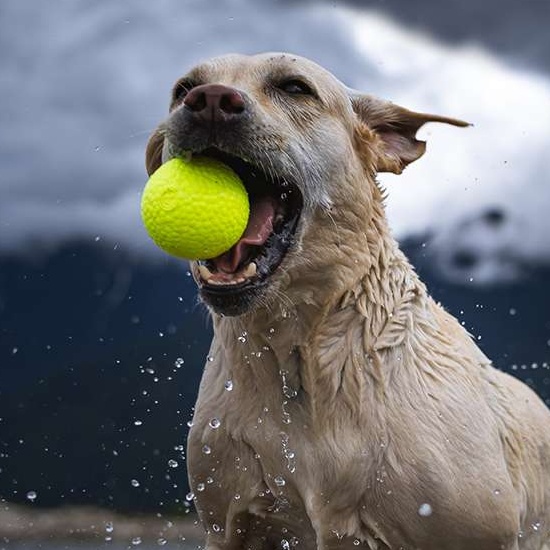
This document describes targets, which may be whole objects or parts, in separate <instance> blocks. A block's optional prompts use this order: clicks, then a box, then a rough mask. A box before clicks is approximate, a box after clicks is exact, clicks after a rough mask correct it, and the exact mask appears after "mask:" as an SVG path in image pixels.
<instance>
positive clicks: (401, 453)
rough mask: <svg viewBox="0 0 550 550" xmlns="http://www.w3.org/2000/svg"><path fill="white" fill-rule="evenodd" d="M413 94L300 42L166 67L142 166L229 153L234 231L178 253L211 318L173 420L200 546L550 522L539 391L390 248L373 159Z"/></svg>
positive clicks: (480, 535) (467, 531)
mask: <svg viewBox="0 0 550 550" xmlns="http://www.w3.org/2000/svg"><path fill="white" fill-rule="evenodd" d="M428 122H438V123H445V124H451V125H454V126H458V127H463V126H467V124H466V123H465V122H463V121H460V120H457V119H454V118H448V117H444V116H436V115H430V114H424V113H418V112H413V111H410V110H408V109H405V108H403V107H400V106H398V105H395V104H393V103H391V102H389V101H384V100H382V99H378V98H376V97H374V96H372V95H368V94H363V93H359V92H357V91H354V90H351V89H349V88H347V87H346V86H344V85H343V84H342V83H341V82H339V81H338V80H337V79H336V78H335V77H334V76H333V75H332V74H330V73H329V72H328V71H326V70H324V69H323V68H321V67H320V66H318V65H317V64H315V63H313V62H312V61H309V60H307V59H304V58H300V57H298V56H295V55H291V54H284V53H267V54H260V55H253V56H244V55H229V56H224V57H220V58H215V59H213V60H210V61H207V62H205V63H202V64H200V65H198V66H197V67H195V68H193V69H192V70H191V71H190V72H189V73H188V74H187V75H185V76H184V77H182V78H181V79H180V80H178V81H177V82H176V84H175V86H174V88H173V92H172V98H171V105H170V112H169V115H168V117H167V118H166V120H165V121H164V122H162V123H161V124H160V125H159V127H158V128H157V129H156V130H155V132H154V133H153V134H152V136H151V138H150V140H149V142H148V145H147V150H146V167H147V170H148V172H149V173H150V174H151V173H153V172H154V171H155V170H156V169H157V168H158V167H159V166H160V165H161V164H162V163H163V162H166V161H167V160H169V159H171V158H173V157H175V156H179V155H185V156H188V157H189V156H192V155H203V156H207V157H211V158H214V159H217V160H221V161H222V162H224V163H226V164H228V165H229V166H230V167H231V168H232V169H233V170H234V171H235V172H236V173H237V174H238V176H239V177H240V178H241V179H242V181H243V182H244V185H245V187H246V189H247V192H248V194H249V198H250V205H251V210H250V218H249V222H248V226H247V228H246V230H245V231H244V233H243V236H242V237H241V239H240V240H239V241H238V242H237V243H236V244H235V245H234V246H233V247H232V248H231V249H230V250H229V251H227V252H226V253H224V254H222V255H220V256H219V257H217V258H205V259H204V260H201V261H197V262H192V263H191V266H192V273H193V276H194V278H195V280H196V282H197V285H198V289H199V294H200V297H201V300H202V302H204V304H206V306H207V307H208V309H209V310H210V312H211V315H212V319H213V326H214V339H213V341H212V345H211V349H210V352H209V356H208V360H207V361H206V366H205V369H204V374H203V378H202V382H201V385H200V389H199V395H198V400H197V404H196V408H195V413H194V419H193V425H192V428H191V430H190V432H189V438H188V468H189V480H190V485H191V488H192V491H193V493H194V500H195V504H196V508H197V511H198V514H199V516H200V520H201V522H202V524H203V526H204V528H205V531H206V548H207V549H209V550H226V549H227V550H233V549H238V548H239V549H240V548H242V549H251V550H260V549H275V548H282V549H283V550H290V549H291V548H296V550H310V549H316V548H318V549H322V550H332V549H353V548H356V547H357V548H365V549H369V550H373V549H391V550H398V549H400V550H413V549H422V550H517V549H542V548H548V546H547V545H548V544H549V541H550V411H549V410H548V409H547V408H546V407H545V405H544V404H543V403H542V401H541V400H540V399H539V398H538V397H537V396H536V395H535V393H534V392H532V391H531V390H530V389H529V388H528V387H527V386H525V385H524V384H522V383H521V382H520V381H518V380H516V379H514V378H513V377H511V376H509V375H507V374H504V373H502V372H500V371H498V370H496V369H495V368H494V367H493V366H492V365H491V362H490V361H489V359H487V357H486V356H485V355H484V354H483V353H482V352H481V351H480V349H479V348H478V347H477V346H476V345H475V343H474V342H473V340H472V339H471V337H470V336H469V335H468V333H467V332H466V331H465V330H464V328H463V327H462V326H461V325H460V324H459V322H458V321H457V320H456V319H455V318H453V317H452V316H451V315H450V314H449V313H447V312H446V311H445V310H444V309H443V308H442V307H441V306H440V305H439V304H436V303H435V302H434V300H433V299H432V298H431V297H430V296H429V294H428V292H427V290H426V287H425V286H424V284H423V283H422V282H421V281H420V280H419V278H418V276H417V274H416V273H415V271H414V269H413V267H412V266H411V265H410V263H409V262H408V260H407V259H406V257H405V256H404V254H403V253H402V252H401V251H400V250H399V248H398V245H397V244H396V241H395V240H394V239H393V237H392V236H391V233H390V229H389V227H388V222H387V220H386V216H385V213H384V191H383V189H381V187H380V185H379V184H378V183H377V181H376V174H377V173H378V172H393V173H397V174H399V173H401V172H402V170H403V169H404V168H405V167H406V166H407V165H408V164H409V163H411V162H413V161H414V160H416V159H418V158H419V157H420V156H422V154H423V153H424V151H425V143H424V142H422V141H420V140H418V139H417V138H416V133H417V131H418V130H419V128H421V127H422V126H423V125H424V124H426V123H428Z"/></svg>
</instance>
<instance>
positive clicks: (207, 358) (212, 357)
mask: <svg viewBox="0 0 550 550" xmlns="http://www.w3.org/2000/svg"><path fill="white" fill-rule="evenodd" d="M206 360H207V361H208V362H209V363H212V361H214V356H213V355H207V356H206Z"/></svg>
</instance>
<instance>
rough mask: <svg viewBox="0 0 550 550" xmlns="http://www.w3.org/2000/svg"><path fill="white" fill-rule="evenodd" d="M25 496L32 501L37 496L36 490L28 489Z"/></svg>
mask: <svg viewBox="0 0 550 550" xmlns="http://www.w3.org/2000/svg"><path fill="white" fill-rule="evenodd" d="M26 496H27V499H28V500H30V501H31V502H34V501H35V500H36V498H37V497H38V493H37V492H36V491H29V492H28V493H27V495H26Z"/></svg>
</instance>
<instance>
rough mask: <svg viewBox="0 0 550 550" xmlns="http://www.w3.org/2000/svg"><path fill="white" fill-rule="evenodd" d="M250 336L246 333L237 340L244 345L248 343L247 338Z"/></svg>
mask: <svg viewBox="0 0 550 550" xmlns="http://www.w3.org/2000/svg"><path fill="white" fill-rule="evenodd" d="M247 336H248V333H247V332H246V330H245V331H243V332H242V334H241V335H240V336H239V337H238V338H237V340H238V341H239V342H240V343H241V344H244V343H245V342H246V337H247Z"/></svg>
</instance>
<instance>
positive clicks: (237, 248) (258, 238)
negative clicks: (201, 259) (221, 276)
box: [212, 197, 275, 273]
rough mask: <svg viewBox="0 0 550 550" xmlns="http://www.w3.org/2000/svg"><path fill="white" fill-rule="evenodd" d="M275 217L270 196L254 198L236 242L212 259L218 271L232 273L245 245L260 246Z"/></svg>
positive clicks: (240, 259) (273, 205) (267, 235)
mask: <svg viewBox="0 0 550 550" xmlns="http://www.w3.org/2000/svg"><path fill="white" fill-rule="evenodd" d="M274 217H275V203H274V201H273V199H272V198H271V197H262V198H261V199H256V200H254V201H253V202H251V204H250V216H249V218H248V225H247V226H246V229H245V230H244V233H243V235H242V237H241V238H240V239H239V241H238V242H237V244H235V245H233V247H231V248H230V249H229V250H228V251H227V252H224V253H223V254H222V255H220V256H218V257H217V258H213V259H212V261H213V262H214V263H215V264H216V267H217V269H218V270H219V271H224V272H225V273H233V272H235V271H236V270H237V268H238V267H239V265H240V264H241V262H242V260H243V258H244V257H245V256H246V251H247V247H248V246H249V245H252V246H261V245H263V244H264V243H265V242H266V241H267V238H268V237H269V235H271V233H272V231H273V218H274Z"/></svg>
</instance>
